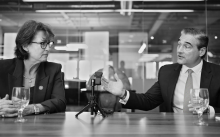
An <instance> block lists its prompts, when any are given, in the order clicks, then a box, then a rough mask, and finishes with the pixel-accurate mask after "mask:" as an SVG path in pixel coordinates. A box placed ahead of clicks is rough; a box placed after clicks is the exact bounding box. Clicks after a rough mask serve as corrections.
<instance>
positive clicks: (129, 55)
mask: <svg viewBox="0 0 220 137" xmlns="http://www.w3.org/2000/svg"><path fill="white" fill-rule="evenodd" d="M219 4H220V2H219V1H215V0H208V1H206V0H205V1H204V0H192V1H189V0H185V1H184V0H181V1H179V0H176V1H169V0H167V1H135V0H134V1H113V0H109V1H92V2H91V1H74V2H64V1H60V2H46V1H45V2H31V1H28V0H27V1H22V0H19V1H17V0H15V1H14V2H13V3H10V2H7V1H3V2H2V1H1V2H0V57H1V59H6V58H11V57H12V54H11V53H10V55H9V53H8V52H7V51H8V49H10V50H12V49H13V48H14V46H15V44H13V43H11V42H12V40H13V41H14V38H13V39H12V38H11V37H13V35H14V34H15V33H16V32H17V30H18V28H19V27H20V26H21V25H22V24H23V23H24V22H25V21H27V20H31V19H34V20H37V21H40V22H43V23H46V24H48V25H49V26H50V27H51V28H52V29H53V31H54V33H55V35H56V37H55V41H54V42H55V45H54V47H53V48H52V49H51V53H50V56H49V57H48V61H52V62H57V63H60V64H62V71H63V72H64V73H65V81H66V85H65V88H66V89H72V88H73V89H77V90H76V91H77V92H78V93H79V94H80V93H81V90H82V89H83V90H85V89H86V82H88V80H89V78H90V76H91V75H92V74H93V73H94V72H96V71H97V70H99V69H103V68H105V67H106V66H107V65H110V66H113V67H114V69H115V72H117V73H120V74H123V76H124V77H126V78H127V79H128V80H129V82H130V84H131V86H130V89H132V90H135V91H136V92H137V93H145V92H146V91H147V90H148V89H149V88H150V87H151V86H152V84H153V83H154V82H155V81H157V74H158V71H159V68H160V67H161V66H163V65H165V64H170V63H176V57H177V56H176V46H177V41H178V38H179V36H180V31H181V30H182V29H183V28H185V27H195V28H199V29H202V30H204V31H206V32H207V34H208V36H209V38H210V41H209V49H208V50H209V51H208V56H207V60H208V61H210V62H214V63H216V64H219V63H220V48H219V44H220V41H219V37H220V19H219V18H220V16H219V13H220V6H219ZM6 7H9V8H6ZM74 82H79V83H80V84H74ZM77 97H78V98H80V96H78V95H77ZM77 103H78V104H80V101H78V102H77Z"/></svg>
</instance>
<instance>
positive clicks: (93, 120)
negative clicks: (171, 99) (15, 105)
mask: <svg viewBox="0 0 220 137" xmlns="http://www.w3.org/2000/svg"><path fill="white" fill-rule="evenodd" d="M75 114H77V112H65V113H56V114H47V115H44V114H42V115H31V116H25V118H26V119H27V121H26V122H25V123H14V121H15V119H16V118H0V120H1V122H0V136H5V137H10V136H14V137H15V136H16V137H19V136H22V137H24V136H34V137H36V136H42V137H43V136H45V137H50V136H51V137H52V136H53V137H56V136H59V137H70V136H71V137H73V136H74V137H91V136H92V137H109V136H115V137H139V136H143V137H146V136H153V137H157V136H160V137H161V136H166V137H172V136H180V137H182V136H203V137H206V136H207V137H208V136H212V137H213V136H218V137H219V136H220V121H216V120H215V118H209V117H208V116H207V115H204V121H206V122H207V124H208V125H207V126H197V125H195V123H194V122H195V121H196V120H198V118H197V116H196V115H183V114H174V113H149V114H143V113H142V114H137V113H124V112H122V113H120V112H118V113H114V114H113V115H109V116H108V117H106V118H103V117H102V116H101V115H97V116H93V115H91V114H90V113H89V112H83V113H82V114H80V115H79V116H78V118H76V117H75ZM216 116H220V114H216Z"/></svg>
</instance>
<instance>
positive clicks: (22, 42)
mask: <svg viewBox="0 0 220 137" xmlns="http://www.w3.org/2000/svg"><path fill="white" fill-rule="evenodd" d="M38 31H44V32H45V36H46V38H45V40H46V41H49V40H50V39H51V38H54V34H53V32H52V31H51V29H50V28H49V27H48V26H47V25H45V24H43V23H41V22H36V21H34V20H29V21H27V22H25V23H24V24H23V26H22V27H21V28H20V29H19V31H18V34H17V37H16V40H15V43H16V47H15V56H17V58H18V59H22V60H25V59H28V58H29V53H28V52H27V51H25V50H24V49H23V47H25V46H28V45H29V44H30V43H31V42H32V40H33V38H34V36H35V35H36V33H37V32H38Z"/></svg>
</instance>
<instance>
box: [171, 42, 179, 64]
mask: <svg viewBox="0 0 220 137" xmlns="http://www.w3.org/2000/svg"><path fill="white" fill-rule="evenodd" d="M177 43H178V42H177V41H174V42H173V51H172V61H173V63H176V62H177Z"/></svg>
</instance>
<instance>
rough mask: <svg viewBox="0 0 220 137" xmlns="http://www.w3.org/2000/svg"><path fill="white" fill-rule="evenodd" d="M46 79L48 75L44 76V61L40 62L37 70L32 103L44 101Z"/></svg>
mask: <svg viewBox="0 0 220 137" xmlns="http://www.w3.org/2000/svg"><path fill="white" fill-rule="evenodd" d="M48 80H49V76H46V73H45V66H44V63H41V64H40V65H39V68H38V71H37V77H36V82H35V88H34V99H33V103H38V102H43V101H44V98H45V94H46V91H47V85H48Z"/></svg>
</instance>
